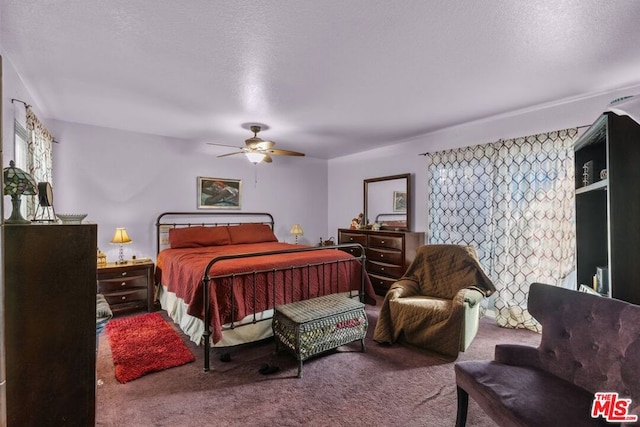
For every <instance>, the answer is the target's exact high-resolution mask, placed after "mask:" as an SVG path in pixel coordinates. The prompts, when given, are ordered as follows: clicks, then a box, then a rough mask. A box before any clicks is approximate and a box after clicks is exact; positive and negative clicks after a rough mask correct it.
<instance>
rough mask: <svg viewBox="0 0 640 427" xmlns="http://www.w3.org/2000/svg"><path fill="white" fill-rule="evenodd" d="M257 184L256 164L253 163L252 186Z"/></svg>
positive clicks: (254, 186)
mask: <svg viewBox="0 0 640 427" xmlns="http://www.w3.org/2000/svg"><path fill="white" fill-rule="evenodd" d="M257 186H258V164H257V163H254V164H253V188H256V187H257Z"/></svg>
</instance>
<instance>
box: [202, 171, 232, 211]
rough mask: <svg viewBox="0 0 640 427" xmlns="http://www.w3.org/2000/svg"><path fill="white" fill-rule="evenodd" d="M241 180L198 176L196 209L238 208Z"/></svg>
mask: <svg viewBox="0 0 640 427" xmlns="http://www.w3.org/2000/svg"><path fill="white" fill-rule="evenodd" d="M241 191H242V181H240V180H239V179H227V178H207V177H204V176H199V177H198V209H240V193H241Z"/></svg>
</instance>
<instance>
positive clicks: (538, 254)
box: [427, 128, 577, 330]
mask: <svg viewBox="0 0 640 427" xmlns="http://www.w3.org/2000/svg"><path fill="white" fill-rule="evenodd" d="M576 136H577V129H575V128H574V129H566V130H562V131H557V132H550V133H545V134H539V135H532V136H528V137H523V138H516V139H509V140H500V141H498V142H495V143H491V144H484V145H478V146H474V147H466V148H461V149H456V150H447V151H442V152H437V153H433V154H429V155H428V156H427V157H428V176H429V178H428V179H429V188H430V194H429V243H432V244H435V243H452V244H467V245H473V246H475V247H476V248H477V250H478V255H479V257H480V262H481V264H482V265H483V267H484V268H485V269H486V271H487V274H488V275H489V277H491V279H492V280H493V281H494V284H495V285H496V288H497V289H498V292H497V294H496V296H495V299H494V308H495V311H496V322H497V323H498V325H500V326H504V327H511V328H528V329H532V330H539V329H540V325H539V324H538V323H537V322H536V321H535V320H534V319H533V318H532V317H531V316H530V315H529V313H528V311H527V310H526V306H527V297H528V294H529V286H530V284H531V283H533V282H542V283H548V284H552V285H559V284H560V283H561V281H562V279H563V278H564V277H565V276H567V275H568V274H569V273H570V272H571V271H572V270H573V269H574V264H575V220H574V161H573V143H574V141H575V139H576Z"/></svg>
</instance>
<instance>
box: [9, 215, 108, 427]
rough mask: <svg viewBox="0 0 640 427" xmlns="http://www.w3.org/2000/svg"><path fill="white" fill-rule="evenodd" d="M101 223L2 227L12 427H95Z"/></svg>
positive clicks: (10, 426)
mask: <svg viewBox="0 0 640 427" xmlns="http://www.w3.org/2000/svg"><path fill="white" fill-rule="evenodd" d="M96 240H97V226H96V225H85V224H82V225H80V224H78V225H8V224H6V225H5V226H4V268H5V283H4V285H5V286H4V290H5V295H4V330H5V355H4V357H5V364H6V381H7V386H6V387H7V388H6V402H7V405H6V410H7V426H9V427H12V426H19V427H23V426H92V425H94V424H95V395H96V368H95V364H96V360H95V359H96V286H95V283H96Z"/></svg>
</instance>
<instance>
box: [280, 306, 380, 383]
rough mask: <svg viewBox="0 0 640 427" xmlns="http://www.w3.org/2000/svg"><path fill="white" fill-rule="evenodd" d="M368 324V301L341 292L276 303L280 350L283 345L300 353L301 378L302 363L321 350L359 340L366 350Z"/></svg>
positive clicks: (299, 373) (298, 358)
mask: <svg viewBox="0 0 640 427" xmlns="http://www.w3.org/2000/svg"><path fill="white" fill-rule="evenodd" d="M367 326H368V321H367V315H366V313H365V310H364V304H363V303H361V302H360V301H357V300H355V299H351V298H348V297H346V296H344V295H337V294H333V295H325V296H322V297H317V298H312V299H308V300H304V301H298V302H294V303H291V304H284V305H279V306H276V308H275V313H274V316H273V321H272V327H273V336H274V337H275V342H276V352H277V351H279V349H280V346H282V347H284V348H286V349H288V350H289V351H290V352H292V353H293V354H294V355H295V356H296V358H297V360H298V378H302V362H303V361H305V360H307V359H308V358H310V357H312V356H315V355H317V354H319V353H322V352H325V351H328V350H333V349H335V348H337V347H340V346H341V345H344V344H347V343H350V342H352V341H357V340H360V342H361V344H362V351H363V352H364V351H365V345H364V337H365V335H366V333H367Z"/></svg>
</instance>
